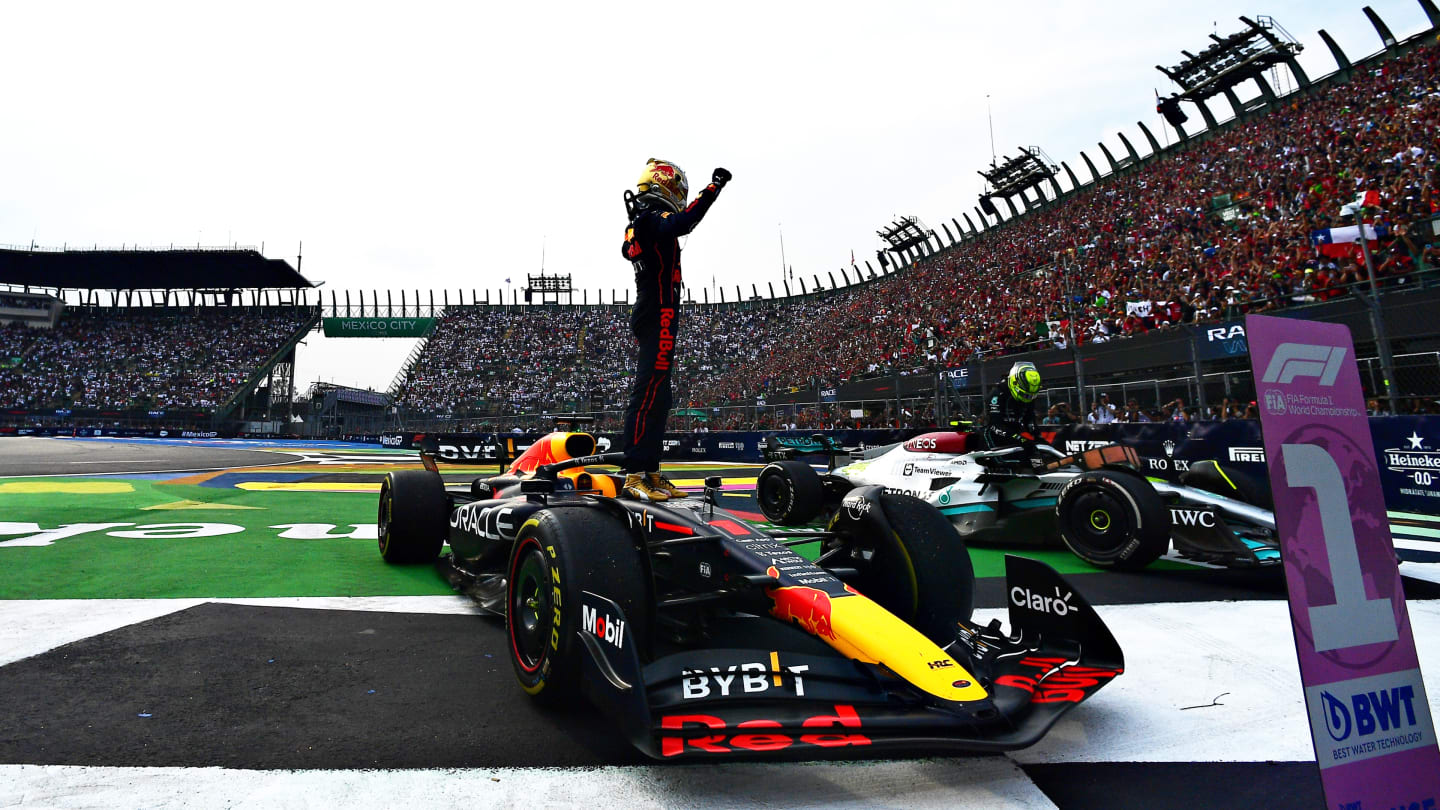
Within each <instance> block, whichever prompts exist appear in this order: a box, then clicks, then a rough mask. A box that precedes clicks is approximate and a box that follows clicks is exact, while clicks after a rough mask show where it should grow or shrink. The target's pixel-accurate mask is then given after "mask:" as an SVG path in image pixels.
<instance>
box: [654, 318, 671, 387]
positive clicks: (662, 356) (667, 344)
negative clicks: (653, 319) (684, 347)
mask: <svg viewBox="0 0 1440 810" xmlns="http://www.w3.org/2000/svg"><path fill="white" fill-rule="evenodd" d="M674 322H675V310H673V309H668V308H662V309H661V310H660V348H659V349H658V350H657V351H656V352H655V370H656V371H668V370H669V369H670V350H671V349H674V348H675V333H674V332H672V331H671V330H670V325H671V324H673V323H674Z"/></svg>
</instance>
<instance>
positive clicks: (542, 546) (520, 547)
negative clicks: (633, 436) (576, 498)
mask: <svg viewBox="0 0 1440 810" xmlns="http://www.w3.org/2000/svg"><path fill="white" fill-rule="evenodd" d="M507 571H508V574H509V578H508V582H507V584H506V593H505V600H506V603H505V627H506V632H507V634H508V636H509V647H510V663H511V665H513V666H514V668H515V677H516V678H517V679H518V680H519V681H520V686H521V688H523V689H524V690H525V691H526V692H527V693H529V694H530V695H532V696H534V697H535V698H537V699H540V700H544V701H546V702H555V701H563V700H567V699H569V698H572V697H574V696H576V695H578V683H579V680H580V671H581V667H582V666H583V664H584V659H585V656H586V655H588V653H587V652H586V651H585V647H584V645H583V643H582V642H581V640H580V639H579V633H580V631H581V629H582V619H581V611H580V594H581V592H583V591H590V592H591V593H594V594H598V595H601V596H604V597H606V598H608V599H611V600H613V601H614V602H615V603H616V604H617V605H619V606H620V610H621V612H622V613H623V614H624V615H623V616H619V617H607V618H606V619H605V621H606V622H607V624H610V623H611V620H615V621H614V624H615V625H617V626H618V627H619V629H620V632H622V633H624V634H625V639H626V641H625V643H627V644H634V645H636V647H637V648H638V649H640V650H644V648H645V644H646V642H647V638H648V636H647V633H646V630H647V628H648V627H649V615H648V607H649V604H650V602H649V596H648V580H649V577H648V576H647V574H646V572H645V569H644V563H643V560H642V559H641V556H640V551H638V550H637V549H636V548H635V544H634V540H633V539H632V538H631V536H630V532H629V530H628V529H627V528H626V527H625V524H623V523H621V522H620V521H619V520H617V519H616V518H615V517H613V516H611V515H610V514H609V513H607V512H603V511H601V510H599V509H590V508H570V509H548V510H545V511H541V512H537V513H536V514H535V516H534V517H533V518H531V519H530V520H527V521H526V522H525V524H524V525H523V526H521V527H520V532H519V535H518V536H517V537H516V538H515V546H514V548H513V549H512V550H511V553H510V564H509V567H508V569H507ZM620 622H623V624H620Z"/></svg>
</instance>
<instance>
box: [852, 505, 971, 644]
mask: <svg viewBox="0 0 1440 810" xmlns="http://www.w3.org/2000/svg"><path fill="white" fill-rule="evenodd" d="M880 508H881V509H882V510H883V511H884V513H885V519H886V520H887V521H888V522H889V524H890V527H891V528H892V529H893V530H894V533H893V534H891V535H889V536H888V537H865V538H861V537H855V538H845V540H846V541H847V542H849V543H851V544H852V554H851V555H850V556H851V558H852V564H853V565H854V566H855V567H856V568H857V569H858V570H859V571H860V577H859V578H858V579H857V580H855V588H856V590H858V591H860V593H863V594H865V595H866V596H868V597H870V598H871V599H873V600H874V601H875V602H876V603H878V604H879V605H880V606H881V607H883V608H885V609H886V610H888V611H890V612H891V613H893V614H895V615H896V616H897V617H899V618H900V619H902V620H904V621H905V622H906V623H907V624H909V625H910V626H911V627H914V628H915V629H916V630H919V631H920V632H921V633H924V634H925V635H926V636H927V637H928V638H929V639H930V640H931V641H934V642H935V643H936V644H939V645H940V646H942V647H943V646H945V645H946V644H949V643H951V642H953V641H954V640H955V623H956V622H959V621H969V620H970V613H971V610H972V609H973V608H974V594H975V570H974V568H973V567H972V566H971V564H970V552H969V551H968V550H967V549H966V548H965V542H964V541H963V540H961V539H960V536H959V535H957V534H956V533H955V529H954V528H953V527H951V525H950V521H948V520H946V519H945V516H944V515H941V514H940V513H939V512H938V511H936V509H935V507H933V506H931V505H930V504H928V503H925V502H924V501H922V500H920V499H919V498H913V497H911V496H909V495H892V494H889V493H886V494H882V495H881V496H880Z"/></svg>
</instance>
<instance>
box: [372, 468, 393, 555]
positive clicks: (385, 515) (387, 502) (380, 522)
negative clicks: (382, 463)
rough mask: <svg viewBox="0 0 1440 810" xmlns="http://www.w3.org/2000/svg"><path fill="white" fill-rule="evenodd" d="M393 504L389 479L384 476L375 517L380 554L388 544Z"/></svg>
mask: <svg viewBox="0 0 1440 810" xmlns="http://www.w3.org/2000/svg"><path fill="white" fill-rule="evenodd" d="M394 504H395V499H394V498H392V497H391V496H390V479H389V478H386V479H385V480H384V481H382V482H381V483H380V513H379V514H378V515H376V517H375V524H376V527H375V528H376V535H377V537H376V539H377V540H378V541H379V543H380V553H381V554H384V553H385V549H386V548H388V547H389V545H390V519H391V512H392V511H393V510H394Z"/></svg>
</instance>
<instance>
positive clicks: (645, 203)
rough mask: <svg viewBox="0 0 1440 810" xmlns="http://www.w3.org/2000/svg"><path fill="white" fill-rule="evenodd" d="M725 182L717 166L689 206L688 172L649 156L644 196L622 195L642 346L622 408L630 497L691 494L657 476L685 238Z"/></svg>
mask: <svg viewBox="0 0 1440 810" xmlns="http://www.w3.org/2000/svg"><path fill="white" fill-rule="evenodd" d="M728 182H730V172H728V171H726V170H725V169H716V170H715V171H714V173H713V174H712V175H711V183H710V185H708V186H706V187H705V188H703V189H701V191H700V193H699V194H697V195H695V200H694V202H690V203H689V204H688V205H687V202H686V201H687V198H688V197H689V195H690V186H689V184H688V183H687V182H686V181H685V172H683V171H681V170H680V167H679V166H676V165H675V164H674V163H671V162H669V161H667V160H657V159H655V158H651V159H650V160H649V162H647V163H646V164H645V171H644V172H642V173H641V174H640V180H639V181H638V182H637V184H636V186H637V191H638V192H639V193H638V194H633V195H632V194H630V193H628V192H627V193H626V195H625V207H626V209H627V213H628V214H629V215H630V224H629V225H628V226H626V228H625V243H624V245H623V246H622V248H621V253H622V255H624V257H625V259H626V260H627V261H629V262H630V263H631V264H633V265H634V266H635V306H634V308H633V309H631V311H630V329H631V331H632V332H634V333H635V340H636V341H638V342H639V344H640V357H639V361H638V366H637V368H636V371H635V386H634V388H633V389H632V390H631V392H630V404H629V406H627V407H626V408H625V461H624V470H625V487H624V494H625V495H627V496H629V497H631V498H635V499H638V500H642V501H665V500H669V499H670V498H683V497H685V494H686V493H685V491H684V490H682V489H680V488H679V487H676V486H675V485H674V484H672V483H670V481H669V480H668V479H666V478H665V476H663V475H661V474H660V453H661V450H662V441H663V440H664V438H665V422H666V421H667V420H668V419H669V417H670V399H671V393H670V371H671V369H672V368H673V366H674V364H675V350H676V349H677V348H678V343H677V338H678V336H679V334H680V306H679V305H680V285H681V275H680V237H682V236H685V235H686V234H688V233H690V231H692V230H694V228H695V226H696V225H698V224H700V220H701V219H703V218H704V217H705V212H706V211H708V210H710V206H711V204H712V203H714V202H715V198H716V197H717V196H719V194H720V189H722V188H724V187H725V184H726V183H728Z"/></svg>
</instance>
